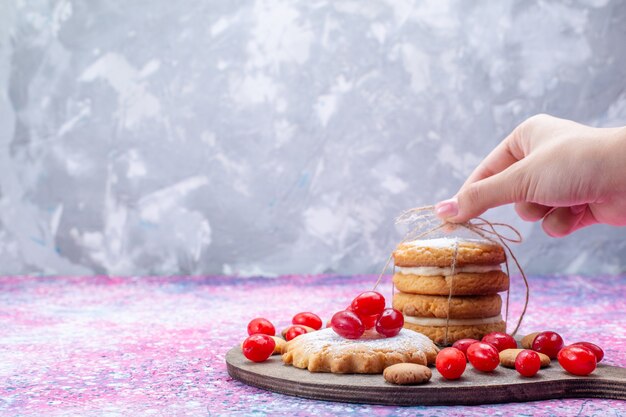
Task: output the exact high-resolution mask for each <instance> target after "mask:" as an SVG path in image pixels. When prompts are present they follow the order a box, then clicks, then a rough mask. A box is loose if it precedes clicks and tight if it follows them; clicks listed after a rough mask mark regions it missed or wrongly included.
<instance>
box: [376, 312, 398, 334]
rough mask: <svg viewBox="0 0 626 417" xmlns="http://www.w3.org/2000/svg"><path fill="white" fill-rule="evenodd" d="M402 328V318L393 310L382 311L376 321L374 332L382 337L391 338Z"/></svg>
mask: <svg viewBox="0 0 626 417" xmlns="http://www.w3.org/2000/svg"><path fill="white" fill-rule="evenodd" d="M402 326H404V316H403V315H402V313H400V312H399V311H398V310H396V309H395V308H387V309H385V310H383V312H382V313H381V314H380V317H379V318H378V321H376V331H377V332H378V333H380V334H382V335H383V336H387V337H393V336H395V335H397V334H398V333H400V330H401V329H402Z"/></svg>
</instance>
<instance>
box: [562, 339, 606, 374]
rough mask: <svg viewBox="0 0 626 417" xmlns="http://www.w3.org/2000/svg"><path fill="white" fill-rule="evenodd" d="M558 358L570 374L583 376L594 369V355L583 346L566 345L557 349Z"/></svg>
mask: <svg viewBox="0 0 626 417" xmlns="http://www.w3.org/2000/svg"><path fill="white" fill-rule="evenodd" d="M558 359H559V363H560V364H561V366H562V367H563V369H565V370H566V371H567V372H569V373H570V374H574V375H580V376H585V375H589V374H590V373H592V372H593V371H594V369H596V363H597V362H596V355H595V354H594V352H593V351H592V350H591V349H589V348H586V347H584V346H580V345H579V346H566V347H564V348H563V349H561V350H560V351H559V354H558Z"/></svg>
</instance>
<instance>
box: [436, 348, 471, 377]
mask: <svg viewBox="0 0 626 417" xmlns="http://www.w3.org/2000/svg"><path fill="white" fill-rule="evenodd" d="M466 363H467V362H466V359H465V354H464V353H463V352H462V351H461V350H460V349H457V348H455V347H447V348H444V349H442V350H441V351H440V352H439V353H438V354H437V359H436V360H435V366H436V367H437V370H438V371H439V373H440V374H441V376H442V377H444V378H445V379H459V378H460V377H461V375H463V372H465V366H466Z"/></svg>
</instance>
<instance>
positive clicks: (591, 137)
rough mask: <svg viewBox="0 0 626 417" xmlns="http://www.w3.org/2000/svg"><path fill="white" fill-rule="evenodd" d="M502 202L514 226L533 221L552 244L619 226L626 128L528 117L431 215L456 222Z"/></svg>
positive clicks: (624, 218) (624, 213) (625, 221)
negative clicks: (511, 208) (516, 220)
mask: <svg viewBox="0 0 626 417" xmlns="http://www.w3.org/2000/svg"><path fill="white" fill-rule="evenodd" d="M510 203H515V210H516V211H517V213H518V214H519V216H520V217H521V218H522V219H524V220H527V221H534V222H536V221H541V225H542V228H543V230H544V231H545V232H546V233H547V234H548V235H550V236H553V237H562V236H566V235H569V234H570V233H573V232H574V231H576V230H578V229H580V228H583V227H586V226H590V225H593V224H597V223H604V224H610V225H614V226H624V225H626V127H619V128H595V127H589V126H585V125H581V124H579V123H576V122H572V121H569V120H564V119H559V118H556V117H552V116H548V115H545V114H540V115H537V116H533V117H531V118H529V119H527V120H526V121H524V122H523V123H522V124H520V125H519V126H517V127H516V128H515V129H514V130H513V132H511V134H510V135H509V136H507V137H506V138H505V139H504V140H503V141H502V142H501V143H500V144H499V145H498V146H497V147H496V148H495V149H494V150H493V151H492V152H491V153H490V154H489V155H487V157H486V158H485V159H484V160H483V161H482V162H481V163H480V164H479V165H478V167H477V168H476V169H475V170H474V172H473V173H472V174H471V175H470V176H469V177H468V179H467V181H465V183H464V184H463V186H462V187H461V189H460V190H459V192H458V193H457V194H456V195H455V196H454V197H452V198H451V199H448V200H445V201H442V202H440V203H438V204H437V205H436V206H435V210H436V212H437V215H438V216H439V217H440V218H442V219H445V220H447V221H450V222H453V223H461V222H466V221H468V220H470V219H471V218H473V217H476V216H480V215H481V214H482V213H484V212H485V211H486V210H488V209H490V208H492V207H497V206H501V205H505V204H510Z"/></svg>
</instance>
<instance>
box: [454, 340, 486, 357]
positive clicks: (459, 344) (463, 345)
mask: <svg viewBox="0 0 626 417" xmlns="http://www.w3.org/2000/svg"><path fill="white" fill-rule="evenodd" d="M476 342H480V340H476V339H460V340H457V341H456V342H454V343H453V344H452V347H453V348H457V349H458V350H460V351H461V352H463V354H464V355H465V356H467V348H468V347H470V345H473V344H474V343H476Z"/></svg>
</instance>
